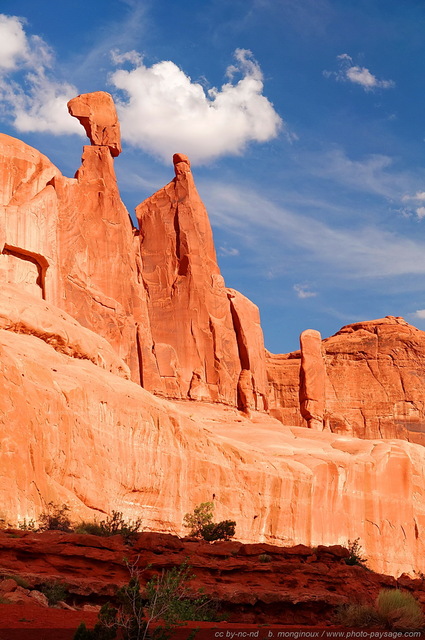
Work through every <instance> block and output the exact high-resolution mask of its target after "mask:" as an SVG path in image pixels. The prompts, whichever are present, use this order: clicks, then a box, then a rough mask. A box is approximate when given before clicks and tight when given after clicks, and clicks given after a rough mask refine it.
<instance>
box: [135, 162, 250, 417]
mask: <svg viewBox="0 0 425 640" xmlns="http://www.w3.org/2000/svg"><path fill="white" fill-rule="evenodd" d="M173 160H174V166H175V172H176V177H175V178H174V180H173V181H172V182H170V183H169V184H168V185H167V186H166V187H164V188H163V189H161V190H160V191H158V192H157V193H155V194H154V195H153V196H151V197H150V198H148V199H147V200H145V201H144V202H143V203H142V204H140V205H139V206H138V207H137V208H136V214H137V217H138V219H139V224H140V247H141V257H142V269H143V280H144V283H145V286H146V289H147V302H148V309H149V318H150V325H151V328H152V338H153V342H154V354H155V357H156V360H157V362H158V368H159V372H160V375H161V378H162V380H163V382H164V390H165V395H166V396H168V397H171V398H191V399H192V400H210V401H213V402H217V401H220V402H225V403H227V404H231V405H236V389H237V384H238V380H239V375H240V372H241V364H240V361H239V354H238V344H237V338H236V333H235V329H234V325H233V320H232V315H231V310H230V304H229V299H228V297H227V292H226V288H225V285H224V281H223V278H222V276H221V275H220V270H219V267H218V265H217V259H216V255H215V249H214V243H213V238H212V232H211V227H210V223H209V220H208V215H207V212H206V210H205V207H204V205H203V204H202V201H201V199H200V197H199V195H198V192H197V190H196V187H195V183H194V181H193V177H192V173H191V171H190V163H189V161H188V159H187V158H186V156H183V155H181V154H175V155H174V158H173ZM142 366H143V363H142Z"/></svg>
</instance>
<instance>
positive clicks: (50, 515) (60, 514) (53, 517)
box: [39, 502, 73, 533]
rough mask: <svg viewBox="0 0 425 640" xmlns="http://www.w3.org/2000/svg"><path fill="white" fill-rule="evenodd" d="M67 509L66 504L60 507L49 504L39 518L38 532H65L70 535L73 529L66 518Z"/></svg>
mask: <svg viewBox="0 0 425 640" xmlns="http://www.w3.org/2000/svg"><path fill="white" fill-rule="evenodd" d="M68 511H69V507H68V505H66V504H63V505H62V506H60V505H57V504H54V502H49V504H48V505H47V510H46V511H43V513H42V514H41V515H40V517H39V522H40V526H39V531H65V532H66V533H71V532H72V531H73V527H72V524H71V520H70V518H69V516H68Z"/></svg>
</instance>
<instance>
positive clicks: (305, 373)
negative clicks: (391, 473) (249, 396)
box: [268, 316, 425, 444]
mask: <svg viewBox="0 0 425 640" xmlns="http://www.w3.org/2000/svg"><path fill="white" fill-rule="evenodd" d="M319 335H320V334H318V332H311V331H309V332H304V333H303V334H302V337H301V351H300V352H294V353H292V354H287V355H286V356H273V355H271V354H270V355H269V357H268V374H269V379H270V385H271V386H270V389H271V391H270V398H269V399H270V406H271V412H272V414H273V415H274V416H275V417H277V418H278V419H280V420H282V421H284V422H285V423H286V424H299V420H300V416H301V417H302V418H304V420H305V421H306V422H301V424H303V423H304V424H307V423H309V422H311V420H318V421H319V423H320V422H322V424H323V426H324V427H325V428H327V429H330V430H331V431H332V432H334V433H340V434H347V435H350V436H355V437H358V438H401V439H403V440H409V441H410V442H417V443H420V444H425V400H424V385H425V332H423V331H420V330H419V329H416V328H415V327H413V326H411V325H409V324H408V323H407V322H406V321H405V320H403V318H396V317H394V316H387V317H386V318H382V319H379V320H371V321H367V322H359V323H356V324H352V325H347V326H346V327H343V328H342V329H341V330H340V331H339V332H338V333H336V334H335V335H334V336H332V337H330V338H327V339H325V340H323V341H322V342H321V344H320V343H319ZM297 375H298V376H299V379H300V401H298V400H297V399H296V396H295V393H293V390H294V387H295V385H296V379H297ZM307 405H308V408H306V407H307Z"/></svg>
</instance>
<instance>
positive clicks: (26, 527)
mask: <svg viewBox="0 0 425 640" xmlns="http://www.w3.org/2000/svg"><path fill="white" fill-rule="evenodd" d="M18 528H19V529H20V530H21V531H37V524H36V522H35V520H33V518H30V519H29V520H27V519H26V518H24V520H23V522H20V523H19V524H18Z"/></svg>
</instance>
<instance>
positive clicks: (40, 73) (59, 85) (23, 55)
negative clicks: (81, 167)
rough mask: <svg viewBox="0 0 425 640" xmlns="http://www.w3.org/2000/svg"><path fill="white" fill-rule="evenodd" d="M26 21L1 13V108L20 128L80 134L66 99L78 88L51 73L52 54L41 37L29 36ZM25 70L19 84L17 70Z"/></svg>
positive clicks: (80, 129)
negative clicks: (22, 81) (25, 26)
mask: <svg viewBox="0 0 425 640" xmlns="http://www.w3.org/2000/svg"><path fill="white" fill-rule="evenodd" d="M23 24H24V23H23V21H22V20H21V19H20V18H18V17H16V16H6V15H3V14H0V107H1V110H2V111H3V112H4V113H6V114H7V115H8V116H9V117H11V118H12V121H13V125H14V127H15V128H16V129H17V130H18V131H49V132H50V133H54V134H63V133H77V134H80V135H82V133H83V131H82V128H81V125H80V124H79V123H78V122H77V121H76V120H75V119H74V118H71V117H70V116H69V114H68V109H67V106H66V103H67V101H68V100H69V99H70V98H72V97H73V96H75V95H76V94H77V93H78V91H77V89H76V88H75V87H74V86H72V85H71V84H69V83H67V82H59V81H57V80H56V79H55V78H54V77H53V76H52V74H51V72H50V67H51V65H52V60H53V56H52V53H51V50H50V48H49V47H48V45H47V44H46V43H45V42H44V40H43V39H42V38H40V37H39V36H27V34H26V33H25V30H24V26H23ZM22 71H23V72H24V73H25V81H24V83H22V84H19V83H18V82H17V81H16V80H14V78H13V74H14V73H15V72H22Z"/></svg>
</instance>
